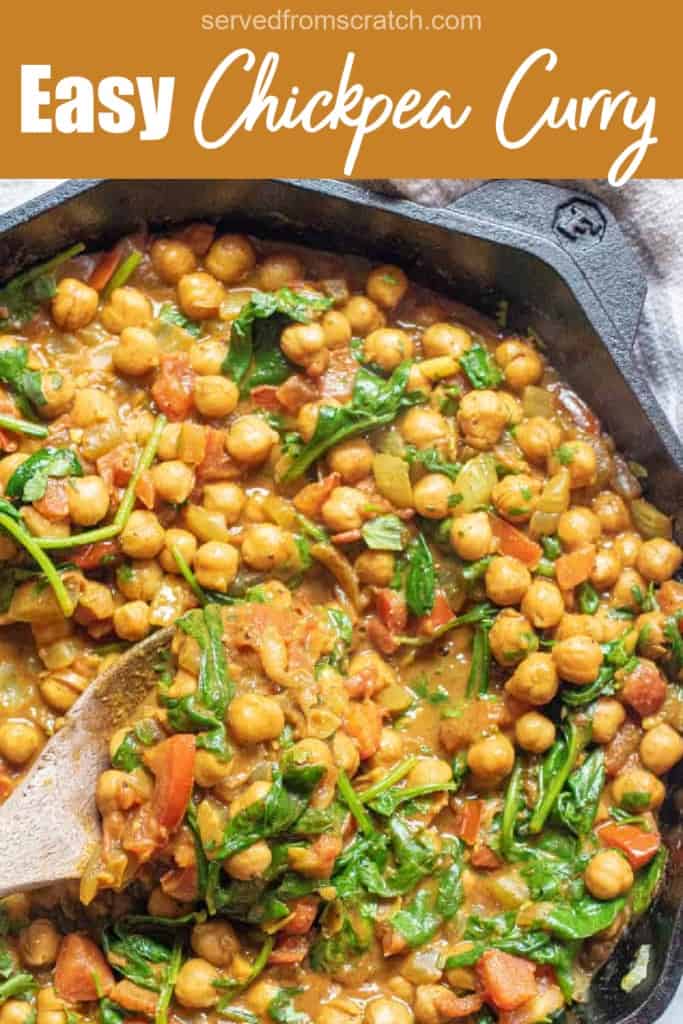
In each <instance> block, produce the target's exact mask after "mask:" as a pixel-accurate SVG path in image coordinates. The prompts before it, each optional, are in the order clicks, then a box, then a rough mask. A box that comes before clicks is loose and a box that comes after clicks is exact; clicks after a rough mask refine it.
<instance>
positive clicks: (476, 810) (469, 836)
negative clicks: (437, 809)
mask: <svg viewBox="0 0 683 1024" xmlns="http://www.w3.org/2000/svg"><path fill="white" fill-rule="evenodd" d="M483 810H484V802H483V800H466V801H465V803H464V804H463V805H462V807H461V808H460V810H459V812H458V815H457V818H456V822H455V831H456V834H457V835H458V836H460V838H461V839H462V841H463V842H464V843H467V845H468V846H474V844H475V843H476V841H477V838H478V836H479V828H480V826H481V815H482V812H483Z"/></svg>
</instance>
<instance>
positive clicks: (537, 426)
mask: <svg viewBox="0 0 683 1024" xmlns="http://www.w3.org/2000/svg"><path fill="white" fill-rule="evenodd" d="M561 440H562V430H561V429H560V427H559V426H558V425H557V423H555V422H554V421H553V420H549V419H546V418H545V416H531V417H530V418H529V419H528V420H523V421H522V422H521V423H519V424H518V425H517V428H516V430H515V441H516V442H517V444H518V445H519V447H520V448H521V449H522V451H523V453H524V455H525V456H526V458H527V459H528V460H529V462H537V463H539V462H540V463H544V462H545V461H546V459H548V458H549V457H550V456H551V455H552V453H553V452H554V451H555V449H556V448H558V447H559V445H560V441H561Z"/></svg>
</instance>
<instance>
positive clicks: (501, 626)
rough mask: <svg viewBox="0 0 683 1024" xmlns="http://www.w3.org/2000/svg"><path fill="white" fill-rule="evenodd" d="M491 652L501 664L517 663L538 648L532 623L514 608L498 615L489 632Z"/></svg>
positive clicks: (506, 609)
mask: <svg viewBox="0 0 683 1024" xmlns="http://www.w3.org/2000/svg"><path fill="white" fill-rule="evenodd" d="M489 642H490V644H491V653H492V654H493V657H494V658H495V659H496V661H497V662H498V664H499V665H515V664H516V663H517V662H518V661H521V659H522V658H524V657H526V655H527V654H530V653H531V652H532V651H535V650H536V647H537V646H538V640H537V638H536V634H535V633H534V631H533V629H532V628H531V623H530V622H529V620H528V619H526V618H525V617H524V615H520V614H519V612H517V611H515V610H514V609H512V608H504V609H503V610H502V612H499V613H498V615H497V616H496V619H495V622H494V623H493V626H492V627H491V631H490V633H489Z"/></svg>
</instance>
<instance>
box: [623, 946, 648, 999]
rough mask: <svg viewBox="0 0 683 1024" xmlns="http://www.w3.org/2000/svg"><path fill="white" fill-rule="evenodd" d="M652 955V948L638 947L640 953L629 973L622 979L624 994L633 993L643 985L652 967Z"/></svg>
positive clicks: (637, 954)
mask: <svg viewBox="0 0 683 1024" xmlns="http://www.w3.org/2000/svg"><path fill="white" fill-rule="evenodd" d="M651 953H652V946H648V945H642V946H639V947H638V952H637V953H636V955H635V957H634V958H633V962H632V964H631V967H630V969H629V971H628V973H627V974H625V975H624V977H623V978H622V979H621V988H622V989H623V991H624V992H633V989H634V988H637V987H638V985H642V983H643V982H644V981H645V979H646V978H647V974H648V969H649V966H650V956H651Z"/></svg>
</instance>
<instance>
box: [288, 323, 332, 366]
mask: <svg viewBox="0 0 683 1024" xmlns="http://www.w3.org/2000/svg"><path fill="white" fill-rule="evenodd" d="M325 347H326V344H325V331H324V328H323V326H322V324H319V323H315V322H313V323H309V324H291V326H290V327H286V328H285V329H284V331H283V332H282V336H281V338H280V348H281V349H282V351H283V352H284V354H285V355H286V356H287V358H288V359H290V360H291V361H292V362H293V363H296V365H297V366H310V365H311V364H312V363H314V362H317V361H318V359H319V357H320V354H321V353H322V352H323V351H324V350H325Z"/></svg>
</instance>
